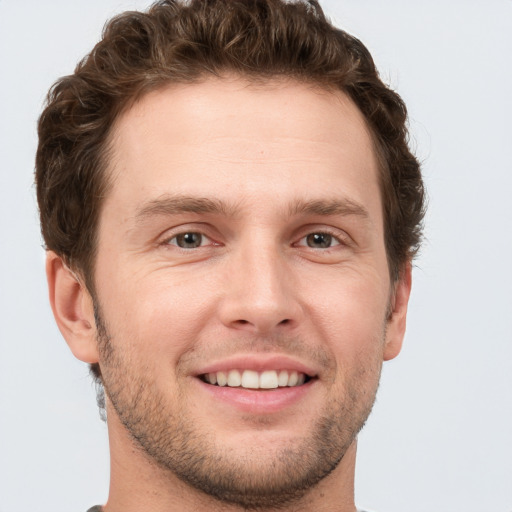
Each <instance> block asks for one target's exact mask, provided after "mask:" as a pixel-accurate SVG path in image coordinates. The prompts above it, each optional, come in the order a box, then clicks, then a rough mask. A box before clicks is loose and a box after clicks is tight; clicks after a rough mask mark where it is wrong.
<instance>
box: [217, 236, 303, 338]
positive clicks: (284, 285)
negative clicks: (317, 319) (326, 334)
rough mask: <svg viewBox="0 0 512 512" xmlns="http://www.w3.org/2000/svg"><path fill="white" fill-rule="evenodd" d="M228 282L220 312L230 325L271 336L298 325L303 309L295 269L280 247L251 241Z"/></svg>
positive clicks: (232, 267) (237, 258) (239, 254)
mask: <svg viewBox="0 0 512 512" xmlns="http://www.w3.org/2000/svg"><path fill="white" fill-rule="evenodd" d="M226 281H227V282H226V284H225V292H224V293H223V295H222V299H221V301H220V304H219V309H218V312H219V315H220V319H221V322H222V323H223V324H224V325H226V326H227V327H229V328H231V329H237V330H240V331H245V332H250V333H252V334H258V335H269V334H277V333H279V332H284V331H287V332H289V331H290V330H292V329H294V328H295V327H296V326H297V325H298V323H299V321H300V316H301V311H302V308H301V306H300V301H299V299H298V295H297V288H296V286H294V283H295V279H294V276H293V269H292V268H291V266H290V262H288V261H287V258H286V256H285V255H284V254H283V253H282V251H280V250H279V249H278V248H277V247H274V246H273V245H272V244H269V245H267V246H266V247H263V246H262V245H261V244H260V245H259V247H254V244H250V245H249V247H246V249H245V250H240V251H238V252H237V254H236V255H234V257H233V258H232V259H231V260H230V262H229V269H228V276H227V279H226Z"/></svg>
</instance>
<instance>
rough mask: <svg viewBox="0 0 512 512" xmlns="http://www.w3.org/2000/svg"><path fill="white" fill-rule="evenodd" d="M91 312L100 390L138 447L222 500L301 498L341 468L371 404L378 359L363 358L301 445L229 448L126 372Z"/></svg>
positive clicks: (145, 376)
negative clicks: (267, 450) (265, 450)
mask: <svg viewBox="0 0 512 512" xmlns="http://www.w3.org/2000/svg"><path fill="white" fill-rule="evenodd" d="M95 317H96V326H97V332H98V347H99V351H100V361H101V364H102V378H103V385H104V388H105V392H106V394H107V396H108V398H109V400H110V402H111V404H112V406H113V409H114V410H115V412H116V414H117V416H118V418H119V420H120V421H121V423H122V424H123V425H124V427H125V428H126V430H127V432H128V433H129V435H130V436H131V438H132V439H133V440H134V442H135V444H136V445H137V447H138V448H139V449H141V450H142V452H143V453H144V454H145V455H146V456H147V457H148V458H149V461H150V463H153V464H156V465H157V466H158V467H160V468H161V469H162V470H163V471H164V472H171V473H172V474H174V475H175V476H176V477H178V478H179V479H180V480H181V481H183V482H184V483H185V484H187V485H189V486H191V487H193V488H195V489H197V490H199V491H201V492H202V493H204V494H206V495H207V496H209V497H212V498H214V499H215V500H217V501H219V502H221V503H224V504H226V505H228V504H229V505H236V506H239V507H240V508H242V509H245V510H255V511H256V510H266V509H273V510H279V509H282V508H284V507H286V506H289V505H291V504H293V503H294V502H297V501H299V500H300V499H301V498H303V497H304V496H305V495H306V494H307V492H308V491H310V490H311V489H312V488H313V487H314V486H315V485H316V484H318V483H319V482H320V481H321V480H322V479H324V478H325V477H326V476H328V475H329V474H330V473H331V472H332V471H333V470H334V469H335V468H336V467H337V466H338V464H339V463H340V461H341V460H342V459H343V457H344V455H345V453H346V452H347V450H348V449H349V447H350V446H351V444H352V443H353V442H354V441H355V438H356V436H357V434H358V433H359V431H360V430H361V428H362V427H363V425H364V423H365V422H366V420H367V418H368V416H369V414H370V412H371V409H372V407H373V403H374V401H375V395H376V392H377V388H378V382H379V378H380V369H381V364H380V362H377V361H375V362H372V364H371V365H368V364H365V362H364V361H362V362H361V365H360V366H361V367H360V368H359V369H358V371H357V372H356V373H355V374H354V378H352V379H351V381H350V382H347V386H348V388H347V389H346V396H345V397H344V399H342V398H339V397H338V398H336V399H335V400H333V403H329V404H327V405H326V407H325V409H324V412H323V414H322V415H320V417H318V418H317V420H316V421H315V423H314V424H313V426H312V428H311V430H310V432H309V435H308V436H307V438H304V439H302V440H301V442H300V443H294V444H291V445H290V446H286V447H284V448H281V449H279V450H277V451H274V452H273V453H272V454H271V456H267V457H265V456H261V454H256V455H255V451H254V450H253V451H250V450H248V451H244V449H243V448H245V447H241V450H240V451H239V453H233V452H230V451H228V450H227V449H226V447H225V446H219V443H218V442H217V441H216V437H215V432H212V431H210V430H208V429H207V425H206V426H204V424H203V429H202V430H201V427H199V428H198V427H197V426H196V422H195V420H194V419H192V418H190V417H188V416H187V414H186V411H183V410H173V409H172V407H171V406H170V404H169V401H168V399H167V398H166V397H165V396H163V395H162V394H160V393H159V392H158V391H157V389H156V387H155V386H153V385H152V379H151V373H150V372H149V371H147V372H146V373H144V372H141V371H140V367H139V368H138V370H139V372H138V373H136V372H133V371H130V370H131V369H133V368H137V364H136V363H135V364H132V365H130V362H129V361H126V360H125V358H124V356H123V355H122V354H120V353H119V351H118V350H117V349H116V348H115V347H114V345H113V343H112V342H111V336H110V333H109V332H108V330H107V328H106V324H105V322H104V320H103V318H102V315H101V313H100V310H99V308H98V307H95ZM379 341H380V340H379ZM379 341H377V342H379ZM366 363H368V361H366ZM369 366H373V368H372V369H371V370H370V369H369ZM370 372H371V373H372V376H371V378H372V379H373V382H372V383H371V385H370V386H369V387H368V386H363V387H362V388H363V389H361V387H360V386H359V383H360V382H363V381H365V380H368V373H370ZM177 393H178V399H177V400H175V403H185V401H180V400H179V398H180V397H179V395H180V390H177ZM254 435H255V436H257V435H258V432H257V431H256V430H255V431H254ZM240 452H241V453H240Z"/></svg>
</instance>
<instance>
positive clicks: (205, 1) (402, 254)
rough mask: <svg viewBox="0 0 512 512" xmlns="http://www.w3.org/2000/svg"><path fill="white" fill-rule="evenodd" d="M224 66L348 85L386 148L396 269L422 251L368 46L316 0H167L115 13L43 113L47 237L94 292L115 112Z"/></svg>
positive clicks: (384, 173)
mask: <svg viewBox="0 0 512 512" xmlns="http://www.w3.org/2000/svg"><path fill="white" fill-rule="evenodd" d="M227 72H231V73H232V72H234V73H236V74H239V75H241V76H243V77H246V78H248V79H254V80H267V79H271V78H274V77H281V76H282V77H289V78H293V79H296V80H298V81H302V82H307V83H312V84H315V85H318V86H320V87H323V88H325V89H329V90H332V89H336V90H342V91H344V92H345V93H346V94H347V95H348V96H349V97H350V98H351V99H352V100H353V101H354V102H355V104H356V105H357V106H358V107H359V109H360V110H361V111H362V113H363V114H364V116H365V118H366V121H367V123H368V126H369V128H370V131H371V133H372V136H373V139H374V143H375V148H376V152H377V155H378V158H379V163H380V167H381V176H380V181H381V183H380V186H381V192H382V200H383V205H384V222H385V226H384V228H385V243H386V250H387V257H388V263H389V268H390V273H391V275H392V277H393V278H394V279H396V278H397V277H398V275H399V273H400V269H401V268H402V267H403V265H404V263H405V262H407V261H410V260H411V259H412V257H413V256H414V255H415V254H416V252H417V250H418V247H419V244H420V239H421V225H422V219H423V215H424V189H423V183H422V178H421V173H420V167H419V163H418V161H417V160H416V158H415V157H414V155H413V154H412V153H411V152H410V150H409V148H408V134H407V127H406V121H407V112H406V108H405V105H404V103H403V101H402V100H401V98H400V97H399V96H398V95H397V94H396V93H395V92H393V91H392V90H390V89H389V88H388V87H386V86H385V85H384V84H383V83H382V81H381V80H380V78H379V75H378V72H377V70H376V68H375V65H374V62H373V60H372V57H371V55H370V53H369V52H368V50H367V49H366V47H365V46H364V45H363V44H362V43H361V42H360V41H359V40H358V39H356V38H355V37H352V36H350V35H349V34H347V33H346V32H344V31H342V30H340V29H337V28H335V27H334V26H333V25H331V24H330V23H329V21H328V20H327V19H326V17H325V15H324V13H323V11H322V9H321V7H320V6H319V4H318V2H317V1H315V0H309V1H307V2H306V1H295V2H290V1H286V0H191V1H190V2H185V1H183V0H182V1H178V0H164V1H159V2H156V3H155V4H153V5H152V6H151V8H150V9H149V10H148V11H147V12H144V13H142V12H126V13H123V14H121V15H119V16H117V17H115V18H113V19H112V20H111V21H110V22H109V23H108V24H107V25H106V26H105V29H104V31H103V37H102V39H101V41H100V42H99V43H98V44H97V45H96V46H95V48H94V49H93V51H92V52H91V53H90V54H89V55H87V56H86V57H85V58H84V59H83V60H82V61H80V62H79V64H78V65H77V67H76V69H75V72H74V73H73V74H72V75H70V76H66V77H63V78H61V79H60V80H58V81H57V82H56V83H55V84H54V85H53V87H52V88H51V90H50V92H49V94H48V98H47V104H46V107H45V109H44V111H43V113H42V115H41V117H40V119H39V147H38V150H37V157H36V183H37V198H38V202H39V209H40V215H41V226H42V233H43V237H44V240H45V243H46V248H47V249H49V250H53V251H55V252H56V253H57V254H59V255H60V256H61V257H63V258H64V260H65V261H66V262H67V264H68V265H69V266H71V267H72V268H74V269H75V270H78V271H79V272H80V273H81V274H82V275H83V277H84V279H85V282H86V285H87V287H88V288H89V290H90V291H91V293H93V292H94V284H93V273H94V257H95V248H96V235H97V233H96V228H97V223H98V217H99V212H100V209H101V205H102V200H103V198H104V197H105V195H106V193H107V192H108V189H109V180H108V175H107V173H106V168H107V165H108V149H109V148H108V141H109V133H110V131H111V129H112V126H113V124H114V122H115V120H116V119H117V117H118V116H119V114H120V113H121V112H122V111H123V110H126V109H127V108H129V106H130V105H131V104H133V102H134V101H135V100H136V99H138V98H140V97H141V96H142V95H144V94H145V93H147V92H149V91H151V90H154V89H156V88H158V87H161V86H163V85H165V84H168V83H190V82H194V81H197V80H200V79H202V78H204V77H205V76H208V75H215V76H222V75H223V74H225V73H227Z"/></svg>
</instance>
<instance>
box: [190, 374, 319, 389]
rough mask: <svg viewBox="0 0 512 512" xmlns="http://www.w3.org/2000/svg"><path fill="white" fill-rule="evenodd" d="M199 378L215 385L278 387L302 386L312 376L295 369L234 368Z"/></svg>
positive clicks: (249, 387)
mask: <svg viewBox="0 0 512 512" xmlns="http://www.w3.org/2000/svg"><path fill="white" fill-rule="evenodd" d="M199 378H200V379H201V380H202V381H203V382H206V383H207V384H211V385H214V386H221V387H222V386H227V387H232V388H245V389H276V388H285V387H296V386H301V385H303V384H305V383H307V382H309V380H311V378H312V377H310V376H309V375H306V374H305V373H302V372H298V371H295V370H265V371H262V372H257V371H254V370H239V369H233V370H229V371H218V372H212V373H205V374H203V375H200V376H199Z"/></svg>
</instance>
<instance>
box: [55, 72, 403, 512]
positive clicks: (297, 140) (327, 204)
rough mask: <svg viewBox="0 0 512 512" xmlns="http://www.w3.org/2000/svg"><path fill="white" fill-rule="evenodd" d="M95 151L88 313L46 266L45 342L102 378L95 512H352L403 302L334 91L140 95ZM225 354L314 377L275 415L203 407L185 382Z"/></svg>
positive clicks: (232, 84)
mask: <svg viewBox="0 0 512 512" xmlns="http://www.w3.org/2000/svg"><path fill="white" fill-rule="evenodd" d="M111 142H112V148H113V152H112V161H111V166H110V172H111V177H112V183H113V186H112V189H111V191H110V192H109V194H108V196H107V197H106V198H105V202H104V205H103V209H102V212H101V215H100V223H99V226H98V229H99V232H98V233H99V237H98V252H97V261H96V270H95V276H94V282H95V286H96V297H95V298H94V299H95V300H94V301H93V298H92V297H91V295H90V293H89V292H88V291H87V289H86V288H85V287H84V286H83V285H82V284H81V283H82V281H83V280H82V279H80V276H77V274H76V273H72V272H70V271H69V270H68V269H67V268H66V266H65V265H64V263H63V262H62V260H61V259H60V258H59V257H58V256H57V255H55V254H54V253H51V252H50V253H49V254H48V261H47V273H48V281H49V286H50V301H51V304H52V308H53V311H54V314H55V317H56V319H57V323H58V325H59V327H60V329H61V332H62V333H63V335H64V337H65V338H66V340H67V342H68V344H69V346H70V348H71V350H72V351H73V353H74V354H75V356H76V357H78V358H79V359H81V360H83V361H86V362H89V363H92V362H99V364H100V367H101V371H102V374H103V377H104V382H105V388H106V393H107V416H108V428H109V438H110V449H111V464H112V468H111V488H110V494H109V500H108V502H107V504H106V506H105V510H106V512H120V511H121V510H122V511H124V512H132V511H133V512H135V511H136V510H141V509H144V510H152V511H164V510H165V511H169V510H176V511H178V510H179V511H184V512H186V511H198V510H199V511H202V510H208V511H217V510H219V511H220V510H223V511H231V510H233V511H236V510H245V509H250V508H253V509H257V510H277V509H279V510H290V511H291V510H293V511H299V510H316V511H323V510H325V511H331V512H333V511H339V512H349V511H350V512H354V511H355V506H354V496H353V478H354V467H355V451H356V436H357V433H358V431H359V430H360V428H361V427H362V425H363V424H364V422H365V420H366V418H367V416H368V414H369V413H370V410H371V407H372V405H373V401H374V398H375V393H376V391H377V387H378V381H379V377H380V371H381V366H382V362H383V361H384V360H387V359H391V358H393V357H395V356H396V355H397V354H398V353H399V351H400V348H401V344H402V340H403V336H404V332H405V318H406V311H407V302H408V298H409V292H410V287H411V275H410V265H406V266H405V267H404V269H403V271H402V273H401V278H400V279H399V280H398V281H397V282H396V283H392V282H391V281H390V277H389V267H388V262H387V258H386V251H385V246H384V232H383V216H382V215H383V214H382V200H381V196H380V190H379V185H378V166H377V160H376V157H375V153H374V149H373V146H372V142H371V138H370V136H369V133H368V130H367V127H366V125H365V122H364V118H363V116H362V114H361V113H360V112H359V111H358V109H357V108H356V107H355V105H354V104H353V103H352V102H351V101H350V100H349V99H348V98H347V97H346V96H345V95H344V94H343V93H341V92H326V91H323V90H319V89H316V88H314V87H311V86H307V85H304V84H299V83H296V82H294V81H283V80H281V81H278V80H275V81H273V82H271V83H267V84H264V85H262V84H259V85H255V84H250V83H248V82H246V81H245V80H243V79H240V78H237V77H226V78H223V79H213V78H211V79H207V80H205V81H203V82H201V83H198V84H194V85H186V86H172V87H167V88H165V89H162V90H159V91H156V92H152V93H150V94H148V95H146V96H145V97H143V98H142V99H141V100H140V101H139V102H138V103H137V104H135V105H134V106H133V107H132V108H131V109H129V110H128V111H127V112H125V113H124V114H123V115H122V116H121V117H120V118H119V119H118V121H117V124H116V126H115V129H114V132H113V136H112V140H111ZM205 199H207V200H208V201H205ZM184 233H198V234H201V236H202V241H201V244H200V245H199V246H198V247H194V248H180V247H179V244H180V243H181V242H182V241H183V238H179V237H178V235H180V234H181V235H183V234H184ZM314 234H320V235H321V239H322V240H323V241H327V243H326V244H325V246H323V245H322V244H317V243H316V242H315V239H314ZM312 237H313V238H312ZM329 237H330V238H329ZM94 308H96V316H95V314H94ZM233 357H236V358H239V359H238V360H237V363H236V365H241V364H242V363H240V360H242V361H247V362H248V363H247V364H261V365H262V367H266V366H265V365H267V366H268V365H269V364H271V363H270V362H269V361H271V360H272V358H281V363H280V364H282V361H283V360H284V361H287V363H286V364H289V365H302V367H304V368H307V369H308V371H309V373H311V374H312V376H313V377H314V378H313V379H312V380H311V381H310V382H309V383H308V384H307V385H306V386H305V387H304V388H303V389H302V391H301V392H300V393H299V394H297V396H295V395H293V396H292V399H291V400H289V401H287V402H283V403H278V404H277V405H271V404H270V405H269V401H270V398H269V397H271V396H272V395H271V393H275V391H252V392H250V393H252V394H251V395H250V398H248V399H247V400H246V398H247V396H248V395H247V394H242V393H240V392H239V391H238V390H231V391H228V393H227V398H226V396H222V397H221V396H220V395H219V394H216V393H217V391H218V389H219V388H217V389H216V390H215V392H213V393H212V392H211V391H212V389H211V386H209V385H208V384H205V383H204V382H203V381H202V380H201V379H200V378H198V374H200V373H203V372H204V371H205V369H207V368H212V367H216V365H217V367H218V366H219V365H222V364H227V365H228V366H229V364H230V363H229V361H230V360H232V358H233ZM240 358H241V359H240ZM283 358H284V359H283ZM255 361H256V363H255ZM283 365H285V364H283ZM234 367H238V366H234ZM274 396H280V395H277V394H276V395H274ZM254 397H256V398H254ZM241 402H244V404H243V405H240V404H241ZM191 459H192V460H194V461H196V462H197V460H199V459H200V460H201V462H200V463H198V464H196V466H198V467H195V466H194V468H192V469H191V467H190V466H191V464H190V463H189V464H188V467H187V460H188V461H189V460H191ZM194 478H195V480H194ZM208 481H209V482H210V488H208V485H207V483H205V482H208ZM226 482H228V485H224V484H225V483H226ZM223 485H224V487H223ZM219 489H220V490H219ZM287 490H289V492H288V494H287V492H286V491H287ZM222 500H223V501H222ZM279 500H280V501H279Z"/></svg>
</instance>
